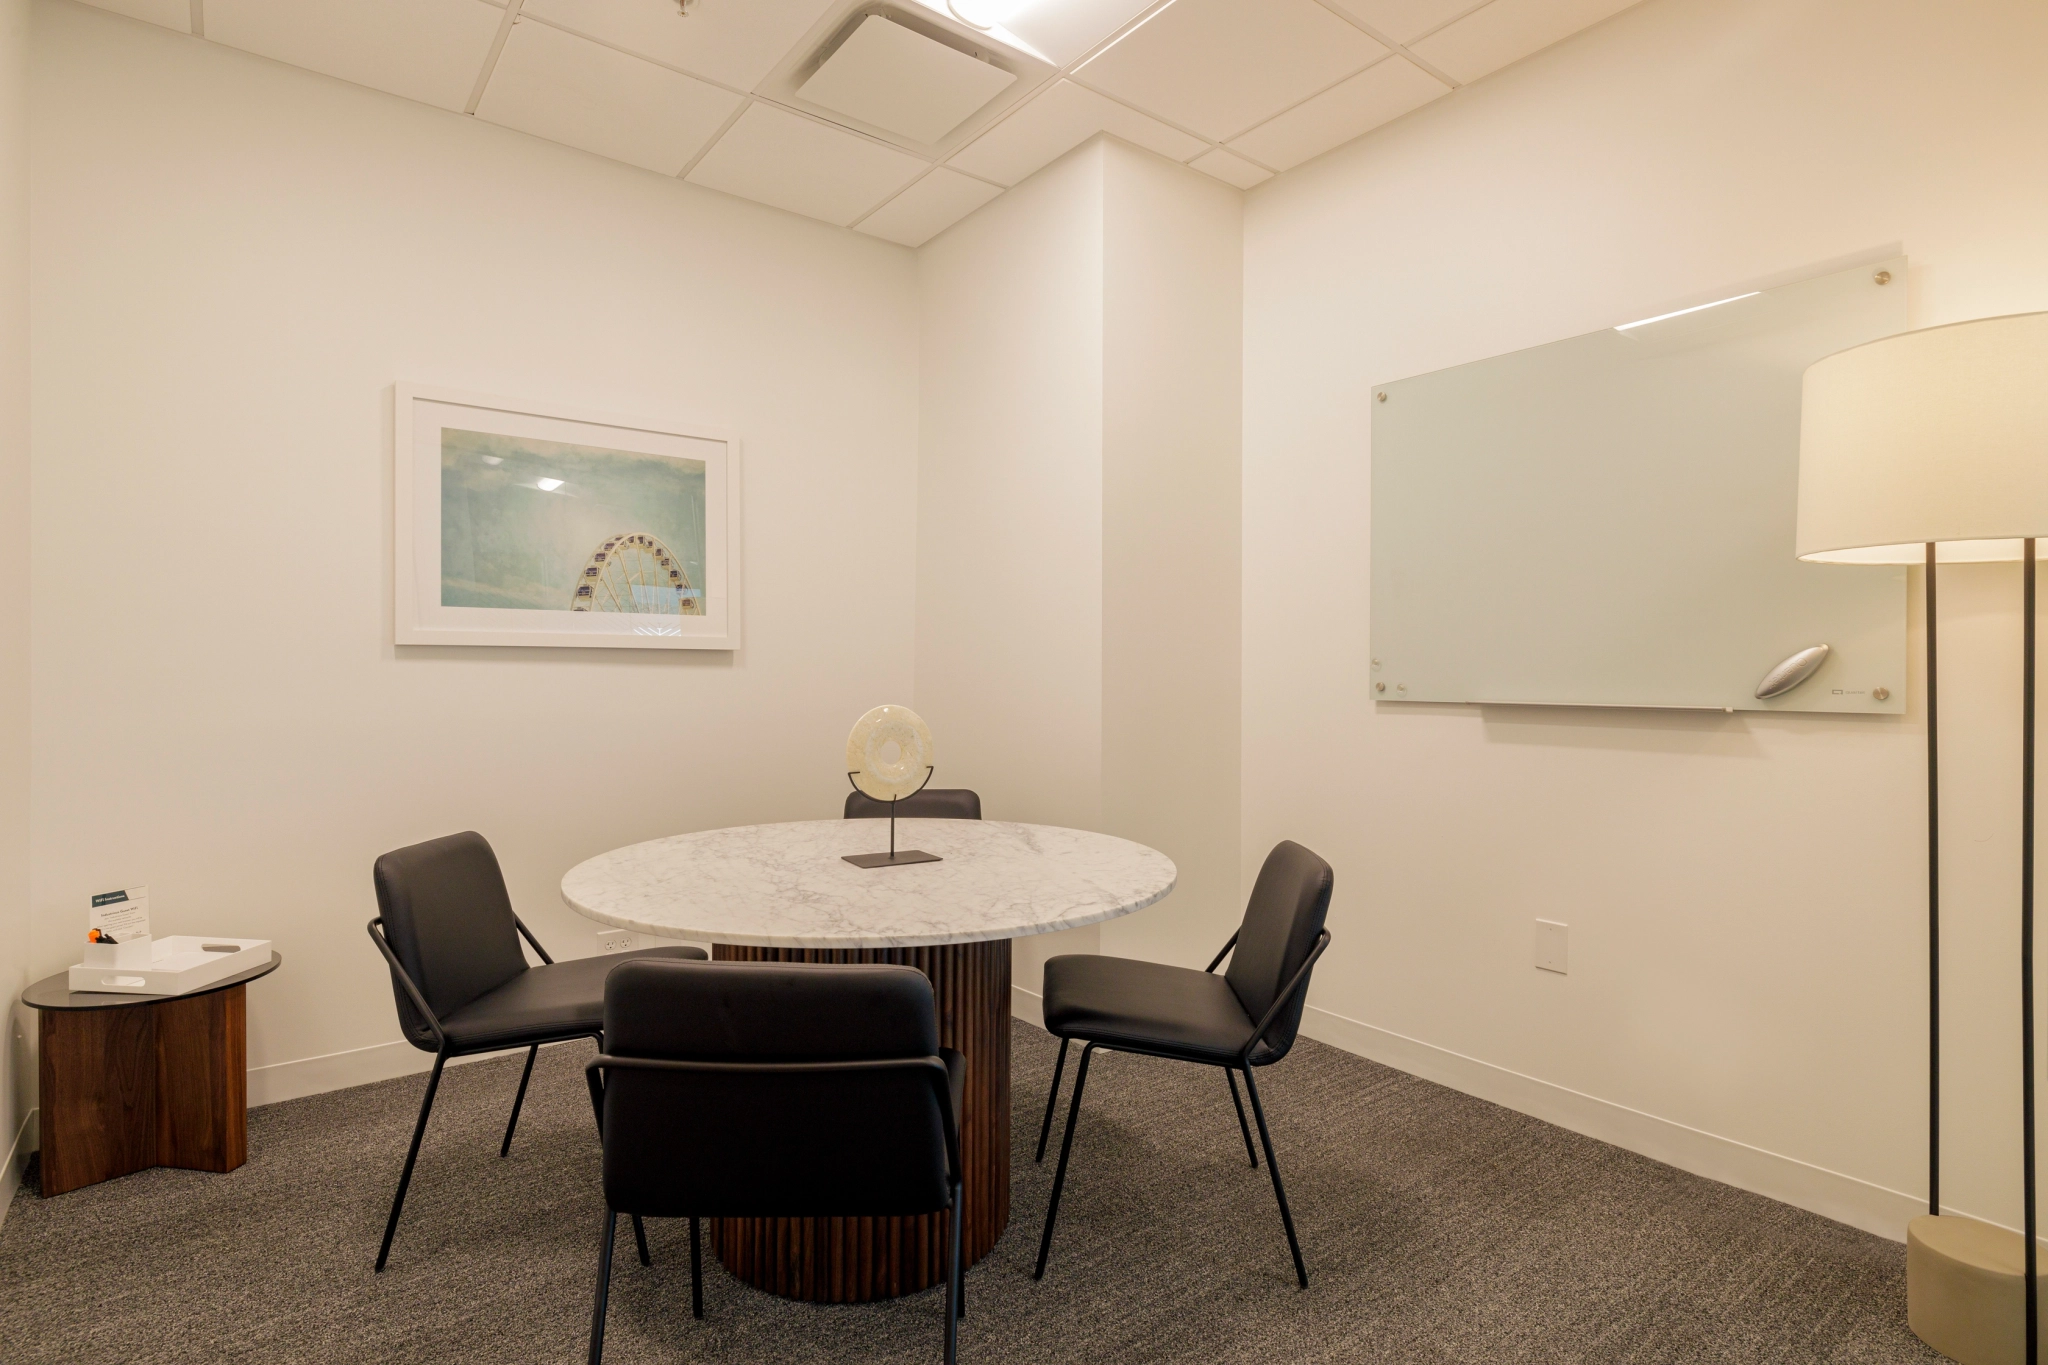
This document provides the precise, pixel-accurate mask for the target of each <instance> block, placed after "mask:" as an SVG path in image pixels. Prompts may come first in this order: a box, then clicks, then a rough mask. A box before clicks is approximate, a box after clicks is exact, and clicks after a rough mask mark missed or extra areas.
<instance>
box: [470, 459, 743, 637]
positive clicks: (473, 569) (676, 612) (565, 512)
mask: <svg viewBox="0 0 2048 1365" xmlns="http://www.w3.org/2000/svg"><path fill="white" fill-rule="evenodd" d="M704 471H705V466H704V462H703V461H702V460H690V459H678V458H675V457H673V456H667V455H650V454H645V453H642V452H638V451H628V450H612V449H607V448H605V447H602V446H591V445H576V444H571V443H568V442H564V441H547V440H540V439H537V438H534V437H529V436H514V435H505V434H500V433H492V432H480V431H465V430H460V429H458V428H455V427H444V428H442V430H441V604H442V605H443V606H448V607H497V608H509V609H512V610H526V611H579V612H631V613H642V614H648V613H652V614H659V615H667V616H701V615H703V614H704V587H705V580H704V547H705V488H704Z"/></svg>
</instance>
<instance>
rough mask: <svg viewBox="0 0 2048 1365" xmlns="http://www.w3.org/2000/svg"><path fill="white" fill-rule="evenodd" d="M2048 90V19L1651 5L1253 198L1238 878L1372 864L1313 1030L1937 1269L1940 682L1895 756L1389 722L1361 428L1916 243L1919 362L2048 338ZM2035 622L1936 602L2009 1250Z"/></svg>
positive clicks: (1974, 992) (1363, 870)
mask: <svg viewBox="0 0 2048 1365" xmlns="http://www.w3.org/2000/svg"><path fill="white" fill-rule="evenodd" d="M2043 50H2048V8H2044V7H2042V6H2041V5H2039V4H2038V3H2033V2H2032V0H2002V2H1994V0H1975V2H1973V3H1968V4H1957V5H1949V6H1943V7H1942V8H1941V13H1940V18H1939V22H1930V21H1929V19H1928V11H1927V10H1926V8H1925V7H1924V6H1918V5H1912V4H1908V3H1905V0H1801V2H1800V3H1784V2H1783V0H1649V3H1647V4H1644V5H1642V6H1640V7H1638V8H1635V9H1631V10H1628V11H1626V12H1624V13H1623V14H1621V15H1620V16H1618V17H1616V18H1615V19H1613V20H1610V21H1608V22H1607V23H1604V24H1602V25H1599V26H1597V27H1596V28H1594V29H1592V30H1589V31H1587V32H1586V33H1584V34H1582V35H1580V36H1578V37H1576V38H1574V39H1572V40H1570V41H1568V42H1566V43H1564V44H1561V45H1560V46H1558V47H1556V48H1553V49H1551V50H1549V51H1547V52H1544V53H1542V54H1539V55H1538V56H1536V57H1535V58H1532V59H1531V60H1529V61H1527V62H1525V63H1523V64H1521V65H1520V66H1518V67H1515V68H1513V69H1510V70H1508V71H1505V72H1503V73H1501V74H1499V75H1498V76H1495V77H1492V78H1489V79H1488V80H1487V81H1485V82H1482V83H1480V84H1478V85H1477V86H1474V87H1471V88H1468V89H1466V90H1463V91H1461V92H1459V93H1458V94H1456V95H1454V96H1452V97H1450V98H1448V99H1446V100H1443V101H1441V102H1440V103H1437V104H1434V105H1431V106H1429V107H1427V108H1425V109H1424V110H1422V111H1419V112H1418V113H1416V114H1414V115H1412V116H1410V117H1408V118H1406V119H1404V120H1401V121H1400V122H1397V123H1395V124H1393V125H1391V126H1389V127H1387V128H1385V129H1384V130H1381V131H1380V132H1377V133H1375V134H1373V135H1370V136H1368V137H1366V138H1365V139H1362V140H1361V141H1359V142H1356V143H1353V144H1351V145H1350V146H1348V147H1345V148H1342V149H1339V150H1338V151H1336V152H1333V153H1331V154H1330V155H1328V156H1326V157H1325V158H1323V159H1321V160H1320V161H1318V162H1315V163H1312V164H1310V165H1309V166H1307V167H1304V168H1302V169H1301V170H1299V171H1297V172H1294V173H1291V174H1288V175H1284V176H1281V177H1279V178H1278V179H1276V180H1275V181H1273V182H1272V183H1271V184H1269V185H1267V186H1265V187H1262V188H1261V189H1259V190H1258V191H1256V192H1254V194H1253V195H1252V196H1251V198H1250V201H1249V204H1248V208H1247V219H1246V227H1245V237H1246V246H1245V253H1246V255H1245V290H1246V303H1245V308H1246V377H1245V494H1244V497H1245V513H1244V516H1245V569H1244V573H1245V584H1244V593H1245V601H1246V602H1247V603H1248V604H1249V610H1248V611H1247V613H1246V622H1245V649H1244V658H1245V670H1244V706H1245V727H1244V752H1245V813H1244V840H1245V842H1244V848H1245V875H1246V876H1247V877H1249V876H1250V874H1251V871H1252V870H1253V868H1255V866H1256V859H1257V857H1258V855H1259V854H1260V853H1262V852H1263V851H1264V849H1265V848H1266V847H1268V846H1270V844H1271V843H1272V842H1273V841H1274V840H1275V839H1277V838H1281V837H1292V838H1296V839H1299V840H1301V841H1303V842H1304V843H1307V844H1308V845H1310V846H1311V847H1313V848H1315V849H1317V850H1318V851H1320V852H1322V853H1323V854H1325V855H1326V856H1327V857H1329V859H1330V860H1331V862H1332V863H1333V864H1334V865H1335V866H1336V869H1337V900H1336V902H1335V905H1334V908H1333V910H1332V917H1331V927H1332V929H1333V930H1334V934H1335V942H1334V946H1333V947H1332V949H1331V951H1330V954H1329V956H1328V958H1326V959H1325V965H1324V966H1323V967H1321V968H1320V969H1319V972H1318V977H1317V981H1316V988H1315V991H1314V993H1313V995H1312V997H1311V998H1312V1001H1313V1003H1314V1005H1316V1006H1317V1007H1318V1011H1319V1012H1317V1013H1315V1014H1314V1015H1312V1023H1311V1027H1312V1028H1313V1029H1315V1030H1316V1031H1319V1032H1320V1033H1322V1034H1323V1035H1324V1036H1326V1037H1330V1038H1332V1039H1334V1040H1338V1041H1342V1042H1344V1043H1345V1044H1346V1045H1348V1046H1353V1047H1355V1048H1358V1049H1359V1050H1361V1051H1365V1052H1368V1053H1370V1054H1373V1055H1378V1056H1382V1057H1386V1058H1388V1059H1389V1060H1393V1061H1395V1062H1396V1063H1397V1064H1401V1065H1405V1066H1407V1067H1409V1068H1410V1069H1412V1070H1417V1071H1420V1072H1422V1073H1423V1074H1426V1075H1434V1076H1437V1077H1439V1078H1442V1079H1445V1080H1447V1081H1449V1082H1450V1083H1452V1084H1457V1085H1461V1086H1464V1087H1465V1088H1467V1089H1471V1090H1475V1091H1477V1092H1479V1093H1482V1094H1488V1095H1491V1096H1494V1097H1496V1098H1499V1099H1501V1100H1503V1101H1505V1102H1508V1103H1511V1104H1515V1105H1517V1106H1519V1107H1522V1108H1525V1109H1529V1110H1531V1111H1533V1112H1537V1113H1540V1114H1543V1115H1545V1116H1546V1117H1550V1118H1553V1119H1556V1120H1557V1121H1560V1122H1564V1123H1567V1124H1569V1125H1571V1126H1574V1127H1578V1128H1581V1129H1583V1130H1585V1131H1592V1132H1596V1133H1598V1134H1600V1135H1602V1136H1607V1137H1610V1138H1613V1139H1614V1140H1617V1141H1622V1142H1625V1143H1627V1144H1628V1145H1630V1146H1634V1147H1637V1148H1638V1149H1639V1150H1644V1151H1648V1152H1651V1153H1652V1154H1654V1155H1659V1156H1662V1157H1665V1158H1666V1159H1669V1160H1673V1161H1676V1162H1678V1163H1679V1164H1683V1165H1687V1166H1690V1167H1691V1168H1692V1169H1695V1170H1702V1171H1705V1172H1707V1173H1709V1174H1714V1175H1718V1176H1721V1177H1722V1178H1726V1179H1730V1180H1733V1181H1735V1182H1736V1183H1740V1184H1746V1185H1748V1186H1750V1187H1751V1188H1756V1189H1760V1190H1763V1191H1765V1192H1767V1193H1771V1194H1774V1195H1777V1196H1779V1197H1781V1198H1787V1199H1791V1200H1793V1201H1794V1202H1799V1203H1803V1204H1805V1205H1807V1206H1808V1207H1812V1208H1817V1209H1820V1210H1822V1211H1824V1212H1829V1213H1831V1214H1833V1215H1835V1216H1837V1217H1842V1218H1845V1219H1848V1220H1850V1221H1854V1222H1858V1223H1860V1224H1862V1225H1864V1226H1866V1227H1872V1228H1875V1229H1877V1230H1880V1231H1884V1232H1888V1233H1890V1234H1891V1235H1894V1236H1898V1235H1901V1231H1902V1225H1903V1222H1904V1219H1905V1217H1906V1216H1908V1215H1909V1214H1911V1213H1912V1212H1914V1211H1916V1209H1915V1206H1916V1202H1917V1201H1918V1200H1919V1199H1921V1198H1923V1197H1924V1193H1925V1188H1926V1186H1925V1171H1924V1150H1925V1147H1924V1144H1925V1131H1926V1129H1925V1125H1926V1104H1925V1098H1924V1096H1925V1075H1926V1071H1925V1067H1926V1049H1925V1009H1926V989H1925V970H1926V969H1925V965H1924V964H1925V951H1926V942H1925V928H1924V926H1925V909H1924V899H1923V885H1924V870H1923V869H1924V861H1923V859H1924V854H1925V840H1924V819H1925V814H1924V805H1923V792H1924V769H1923V767H1922V762H1923V743H1924V737H1923V731H1922V728H1921V727H1922V717H1921V714H1920V713H1919V711H1918V707H1919V705H1920V702H1921V700H1922V698H1921V695H1920V688H1919V683H1918V680H1917V676H1916V680H1915V683H1914V687H1913V695H1912V702H1913V705H1914V707H1915V713H1914V714H1913V715H1910V716H1908V717H1906V718H1904V719H1903V720H1902V721H1898V722H1893V721H1889V720H1884V719H1869V720H1864V719H1849V718H1837V717H1817V716H1816V717H1805V716H1789V715H1782V716H1765V715H1756V714H1751V715H1744V716H1740V717H1723V716H1718V715H1686V714H1661V713H1649V712H1629V711H1583V710H1562V709H1560V710H1544V709H1536V708H1511V707H1453V706H1442V707H1423V706H1405V707H1404V706H1400V705H1397V704H1382V705H1378V706H1375V705H1374V704H1373V703H1372V702H1371V701H1370V700H1369V699H1368V698H1369V695H1370V694H1369V690H1368V688H1369V672H1368V669H1369V655H1368V628H1369V624H1370V623H1369V621H1368V620H1367V604H1368V582H1367V569H1368V565H1369V562H1370V554H1369V546H1368V543H1367V528H1368V525H1369V518H1370V507H1369V505H1368V490H1369V432H1370V424H1369V416H1368V411H1367V403H1368V399H1369V393H1370V386H1371V385H1372V384H1373V383H1375V382H1377V381H1384V380H1388V379H1394V378H1398V377H1402V376H1406V375H1413V374H1417V373H1422V372H1426V371H1430V370H1435V369H1439V368H1442V367H1444V366H1448V365H1454V364H1458V363H1460V362H1463V361H1468V360H1474V359H1478V358H1480V357H1483V356H1489V355H1494V354H1498V353H1501V352H1505V351H1509V350H1513V349H1516V348H1518V347H1523V346H1529V345H1534V344H1537V343H1541V342H1546V341H1551V340H1554V339H1556V338H1559V337H1565V336H1570V335H1574V334H1576V333H1580V332H1585V331H1589V330H1592V329H1595V328H1598V327H1602V326H1608V325H1612V324H1614V323H1617V322H1621V321H1625V320H1628V319H1631V318H1636V317H1641V316H1644V315H1647V314H1651V313H1655V312H1658V311H1662V310H1663V309H1664V308H1666V307H1669V306H1673V305H1677V304H1689V303H1694V302H1700V301H1704V300H1707V299H1711V298H1716V297H1721V296H1724V295H1726V294H1727V293H1729V292H1731V291H1732V290H1733V289H1739V288H1743V287H1750V286H1752V285H1753V284H1755V283H1763V282H1767V281H1770V280H1774V279H1781V278H1784V277H1785V276H1786V275H1788V274H1792V273H1799V272H1802V271H1804V270H1805V269H1808V268H1811V267H1817V266H1821V265H1824V264H1827V263H1836V262H1840V263H1847V262H1850V261H1853V260H1855V259H1859V258H1865V259H1867V258H1868V257H1869V256H1870V255H1872V254H1874V253H1876V252H1878V251H1881V250H1884V249H1888V248H1891V247H1893V246H1896V245H1900V244H1902V245H1903V248H1904V250H1905V251H1906V252H1907V253H1908V254H1909V255H1910V256H1911V258H1912V261H1913V269H1912V274H1911V278H1910V280H1909V282H1908V283H1909V288H1910V289H1911V291H1912V292H1911V299H1912V304H1913V320H1914V323H1915V325H1927V324H1932V323H1940V322H1946V321H1950V320H1954V319H1959V318H1968V317H1972V316H1977V315H1982V314H1992V313H2002V312H2013V311H2021V310H2026V309H2037V308H2048V84H2044V83H2043V82H2042V81H2041V79H2040V73H2039V69H2038V67H2039V60H2038V59H2039V54H2040V53H2041V52H2042V51H2043ZM1788 552H1789V547H1788ZM2015 578H2016V576H2015V575H2014V573H2013V571H2012V570H2011V569H2009V568H2008V569H2005V570H1997V569H1978V570H1965V571H1958V572H1952V573H1950V574H1948V575H1947V576H1945V578H1944V587H1943V601H1944V610H1943V616H1944V624H1943V634H1942V640H1943V647H1944V666H1943V678H1944V688H1945V694H1944V708H1943V711H1944V717H1943V718H1944V740H1945V745H1946V757H1947V762H1948V764H1949V766H1948V768H1947V769H1946V772H1947V779H1946V783H1945V789H1946V792H1947V801H1948V804H1947V806H1946V813H1947V817H1948V823H1947V829H1948V836H1947V844H1946V849H1947V857H1948V863H1947V866H1948V870H1949V879H1948V883H1947V892H1946V894H1947V896H1948V906H1949V913H1948V917H1947V922H1948V936H1947V938H1946V939H1945V944H1944V947H1945V952H1944V957H1945V961H1946V965H1947V968H1948V973H1947V976H1946V981H1947V986H1946V994H1947V999H1948V1000H1949V1001H1950V1002H1951V1009H1950V1012H1949V1014H1948V1022H1947V1028H1948V1039H1949V1044H1948V1048H1947V1051H1946V1066H1947V1070H1948V1073H1949V1076H1950V1088H1949V1096H1950V1103H1949V1109H1948V1127H1947V1130H1946V1131H1947V1141H1948V1144H1949V1152H1950V1159H1949V1161H1948V1162H1947V1166H1946V1174H1945V1177H1944V1193H1945V1195H1946V1197H1947V1198H1946V1202H1948V1203H1949V1204H1951V1205H1952V1206H1954V1207H1956V1208H1958V1209H1960V1210H1964V1211H1967V1212H1971V1213H1975V1214H1978V1215H1981V1216H1985V1217H1990V1218H1995V1219H1998V1220H2001V1221H2004V1222H2007V1223H2012V1222H2015V1221H2016V1220H2017V1189H2018V1171H2019V1159H2018V1141H2017V1132H2018V1127H2019V1124H2018V1105H2017V1090H2018V1075H2017V1072H2018V1057H2017V1043H2016V1039H2015V1035H2016V1033H2017V1029H2016V1027H2014V1026H2015V1025H2016V1024H2017V1018H2016V1016H2017V1014H2018V1005H2017V969H2016V966H2015V965H2014V962H2013V958H2014V956H2015V952H2014V950H2015V948H2016V943H2017V910H2016V906H2015V897H2014V892H2015V888H2016V885H2017V875H2016V863H2017V811H2016V809H2015V807H2016V805H2017V790H2016V789H2017V775H2016V767H2017V762H2018V757H2017V738H2018V732H2017V665H2016V662H2015V658H2014V655H2015V652H2016V637H2017V633H2018V621H2017V611H2016V605H2017V593H2018V585H2017V582H2016V581H2015ZM1916 594H1917V582H1916ZM1915 629H1916V632H1917V622H1916V625H1915ZM1918 640H1919V637H1918V635H1917V633H1916V635H1915V638H1914V643H1913V646H1912V648H1913V649H1914V650H1915V651H1916V657H1917V651H1918V650H1919V648H1920V645H1919V643H1918ZM1539 915H1540V916H1544V917H1549V918H1555V919H1561V920H1564V921H1566V922H1568V923H1569V924H1570V925H1571V939H1572V942H1571V966H1572V969H1571V974H1570V975H1569V976H1562V977H1560V976H1555V975H1550V974H1546V973H1542V972H1538V971H1536V970H1535V969H1534V968H1533V967H1532V965H1531V962H1530V956H1531V934H1532V921H1533V920H1534V919H1535V918H1536V917H1538V916H1539Z"/></svg>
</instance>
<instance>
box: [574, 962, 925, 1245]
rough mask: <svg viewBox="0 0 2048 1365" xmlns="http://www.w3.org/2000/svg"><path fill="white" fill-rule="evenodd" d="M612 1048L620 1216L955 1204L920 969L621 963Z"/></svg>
mask: <svg viewBox="0 0 2048 1365" xmlns="http://www.w3.org/2000/svg"><path fill="white" fill-rule="evenodd" d="M604 1036H605V1052H606V1054H607V1055H608V1056H609V1057H611V1058H614V1059H618V1063H617V1064H613V1065H609V1066H605V1067H604V1095H603V1100H602V1102H601V1112H602V1116H603V1117H602V1119H601V1127H602V1129H603V1133H604V1190H605V1199H606V1201H607V1202H608V1204H609V1205H610V1207H611V1208H613V1209H614V1210H618V1211H621V1212H627V1213H640V1214H646V1215H649V1216H653V1217H671V1218H673V1217H681V1216H685V1215H701V1216H707V1217H778V1216H785V1217H795V1216H809V1215H816V1216H820V1217H833V1216H843V1217H853V1216H886V1215H892V1214H908V1213H929V1212H932V1211H933V1210H935V1209H939V1208H943V1207H945V1205H946V1203H947V1200H948V1198H949V1197H950V1189H951V1182H952V1179H953V1170H952V1162H951V1160H950V1159H949V1153H948V1150H947V1143H946V1131H947V1129H946V1123H947V1119H948V1117H949V1114H948V1110H949V1108H950V1100H948V1099H946V1098H945V1097H946V1096H947V1095H948V1093H949V1092H948V1088H947V1080H946V1064H945V1062H944V1061H942V1060H941V1059H940V1058H939V1056H938V1052H939V1029H938V1020H937V1016H936V1013H935V1011H934V1008H933V1002H932V985H931V981H930V979H929V978H927V977H926V976H925V974H924V973H923V972H920V971H918V970H917V969H916V968H915V967H900V966H889V965H882V964H875V965H847V966H838V965H809V964H802V963H782V962H687V961H680V960H668V961H640V962H625V963H621V964H620V965H619V966H617V967H614V968H613V969H612V971H611V974H610V975H609V976H607V977H606V978H605V983H604ZM632 1059H655V1060H657V1061H673V1062H694V1063H712V1064H714V1065H713V1066H711V1067H708V1068H706V1069H703V1070H663V1069H652V1068H650V1069H642V1068H640V1067H635V1066H632V1065H630V1061H631V1060H632ZM818 1063H828V1064H829V1063H861V1064H869V1065H868V1066H867V1067H865V1068H856V1069H836V1070H835V1069H816V1068H815V1064H818ZM807 1066H811V1067H812V1068H813V1069H805V1068H806V1067H807Z"/></svg>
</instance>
